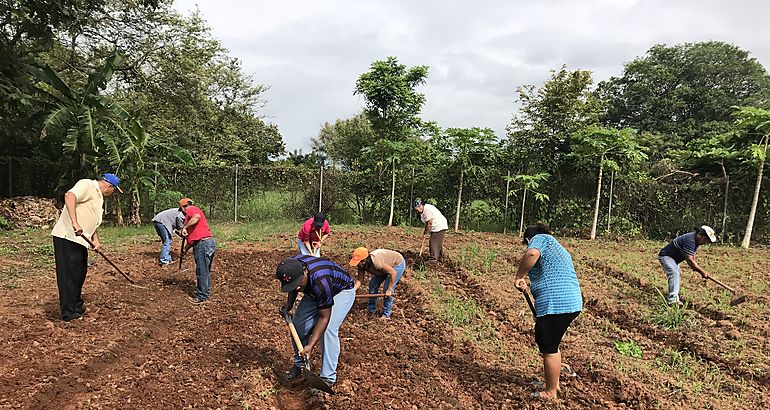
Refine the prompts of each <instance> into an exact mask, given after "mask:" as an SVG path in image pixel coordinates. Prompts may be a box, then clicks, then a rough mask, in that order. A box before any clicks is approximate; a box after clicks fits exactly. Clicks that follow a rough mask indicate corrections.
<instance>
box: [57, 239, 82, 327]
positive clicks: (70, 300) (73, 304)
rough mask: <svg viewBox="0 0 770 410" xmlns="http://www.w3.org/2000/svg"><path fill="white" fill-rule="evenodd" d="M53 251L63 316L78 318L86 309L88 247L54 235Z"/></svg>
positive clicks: (66, 318) (68, 318)
mask: <svg viewBox="0 0 770 410" xmlns="http://www.w3.org/2000/svg"><path fill="white" fill-rule="evenodd" d="M53 253H54V259H55V261H56V285H57V286H58V287H59V308H60V309H61V318H62V319H64V320H67V321H69V320H73V319H77V318H79V317H80V316H81V315H82V314H83V313H85V311H86V308H85V306H83V298H82V297H81V291H82V290H83V283H84V282H85V281H86V272H87V271H88V249H86V247H85V246H83V245H80V244H78V243H76V242H72V241H68V240H66V239H64V238H59V237H56V236H54V237H53Z"/></svg>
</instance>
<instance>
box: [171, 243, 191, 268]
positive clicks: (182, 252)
mask: <svg viewBox="0 0 770 410" xmlns="http://www.w3.org/2000/svg"><path fill="white" fill-rule="evenodd" d="M185 242H187V237H184V236H183V237H182V247H181V248H179V269H178V270H177V271H176V272H174V273H182V272H186V271H188V270H189V269H182V259H183V257H184V254H185V252H184V245H185Z"/></svg>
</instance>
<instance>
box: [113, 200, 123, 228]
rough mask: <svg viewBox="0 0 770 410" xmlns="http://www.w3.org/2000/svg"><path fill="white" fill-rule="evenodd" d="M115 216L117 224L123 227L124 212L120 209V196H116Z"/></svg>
mask: <svg viewBox="0 0 770 410" xmlns="http://www.w3.org/2000/svg"><path fill="white" fill-rule="evenodd" d="M115 215H116V218H117V220H116V221H115V222H117V223H118V226H123V210H122V209H121V207H120V196H119V195H116V196H115Z"/></svg>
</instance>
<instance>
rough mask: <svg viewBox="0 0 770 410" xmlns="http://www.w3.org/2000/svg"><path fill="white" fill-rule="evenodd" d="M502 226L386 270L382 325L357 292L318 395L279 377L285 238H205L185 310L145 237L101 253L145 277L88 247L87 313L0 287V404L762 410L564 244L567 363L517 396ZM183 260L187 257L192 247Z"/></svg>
mask: <svg viewBox="0 0 770 410" xmlns="http://www.w3.org/2000/svg"><path fill="white" fill-rule="evenodd" d="M508 240H509V238H508V237H504V236H502V235H486V234H479V235H450V236H449V237H448V243H447V246H448V255H449V258H448V260H447V261H445V262H444V263H438V264H429V265H428V266H427V268H426V270H425V271H421V270H420V271H418V272H415V271H412V270H408V271H407V274H406V275H405V277H404V279H402V281H401V282H399V284H398V286H397V298H396V300H395V306H394V314H393V319H392V320H390V321H384V320H380V319H378V318H376V317H372V316H371V315H369V314H368V313H367V312H366V308H365V302H364V301H363V300H359V301H357V302H356V304H355V306H354V307H353V309H352V310H351V313H350V314H349V315H348V317H347V318H346V320H345V322H344V323H343V325H342V328H341V329H340V339H341V344H342V354H341V356H340V365H339V367H338V383H337V384H336V385H335V390H336V391H337V394H336V395H334V396H328V395H324V396H321V397H312V396H310V395H309V393H308V392H307V390H306V388H305V387H304V385H303V383H302V382H301V381H300V382H294V383H282V382H280V381H279V378H278V374H279V373H281V372H282V371H284V370H285V369H286V368H287V367H288V366H290V365H291V346H290V343H289V338H290V336H289V332H288V329H287V326H286V325H285V323H284V322H283V321H282V319H281V318H280V317H279V315H278V306H280V304H281V303H283V302H284V300H285V294H283V293H281V292H279V290H278V283H277V281H276V280H275V279H274V276H273V273H274V269H275V266H276V264H277V263H278V261H279V260H280V259H282V258H284V257H286V256H290V255H291V254H292V252H291V250H290V248H289V247H288V246H285V243H284V242H285V241H284V238H279V237H276V238H273V240H266V241H265V242H260V243H257V244H237V245H236V244H233V245H229V246H226V247H225V249H223V250H218V251H217V253H216V255H215V260H214V269H213V272H212V283H213V296H212V300H211V302H209V303H207V304H204V305H200V306H194V305H191V304H189V303H188V302H187V300H186V299H187V295H188V294H190V293H191V292H192V291H193V289H194V286H195V275H194V271H193V270H187V271H186V272H181V273H176V270H177V266H176V264H172V265H170V266H169V267H167V268H159V267H157V265H156V264H155V258H156V257H157V255H156V252H157V247H156V246H155V245H149V244H147V245H137V246H134V247H132V248H131V249H130V251H129V252H128V253H125V254H124V255H122V256H117V255H116V257H115V260H114V261H115V262H116V263H117V264H118V265H119V266H121V267H125V268H126V269H127V270H128V271H130V272H132V274H135V275H137V276H139V277H140V278H141V284H142V285H143V286H146V289H140V288H136V287H132V286H128V285H127V283H126V282H125V280H124V279H123V278H122V277H121V276H119V275H116V274H115V273H114V272H112V271H111V269H110V267H109V266H108V265H107V264H106V263H105V262H103V261H100V260H96V259H94V258H96V257H97V256H95V255H91V258H92V260H93V261H94V262H95V263H94V264H93V266H92V267H91V268H90V269H89V276H88V278H87V280H86V285H85V287H84V299H85V301H86V306H87V308H88V312H87V314H86V315H85V316H84V318H83V320H78V321H74V322H70V323H65V322H62V321H61V320H59V314H58V298H57V295H56V284H55V275H54V272H53V267H51V268H50V269H49V272H48V274H46V275H42V276H37V277H32V278H30V279H27V280H24V281H22V282H21V284H20V286H19V287H18V288H16V289H3V291H2V294H0V318H2V319H0V326H1V327H0V329H2V333H0V345H2V350H1V351H0V407H3V408H110V409H112V408H259V409H262V408H277V409H306V408H308V409H316V408H319V409H320V408H353V409H358V408H360V409H372V408H389V409H391V408H397V409H401V408H404V409H442V408H444V409H454V408H468V409H475V408H506V409H507V408H510V409H514V408H659V407H666V408H688V407H689V408H706V407H711V408H751V407H754V408H769V407H770V399H769V398H768V397H770V396H769V395H768V391H767V388H768V386H767V385H768V383H767V379H766V378H763V372H762V370H763V369H761V368H757V367H755V366H751V365H750V363H747V362H745V361H740V360H737V361H736V360H733V359H723V358H722V357H721V355H720V351H719V344H720V343H722V336H713V335H711V333H709V332H701V333H699V332H698V331H697V330H690V331H687V332H676V331H669V330H662V329H659V328H657V327H654V326H652V325H650V324H649V323H647V322H645V321H643V320H642V319H641V318H640V317H638V315H637V303H638V302H636V301H635V300H634V299H633V298H634V295H635V294H636V293H634V292H636V291H635V290H634V289H635V288H634V287H632V286H631V285H630V284H629V283H627V282H630V281H629V280H626V281H624V280H623V278H622V277H621V278H619V279H618V276H619V275H618V274H612V270H611V269H609V270H608V269H605V267H604V266H599V265H597V263H598V262H591V263H587V262H586V261H582V260H580V258H577V257H576V262H577V263H578V270H579V271H580V280H581V284H582V286H583V293H584V297H585V302H586V307H585V309H584V312H583V314H581V316H580V317H579V318H578V319H577V320H576V321H575V322H574V323H573V325H572V327H571V328H570V330H569V331H568V333H567V335H566V336H565V339H564V341H563V343H562V351H563V356H564V361H565V362H567V363H569V364H570V366H571V367H572V369H573V370H574V371H575V372H576V374H577V376H576V377H571V376H569V375H564V377H563V379H562V386H561V393H560V397H559V399H557V400H555V401H552V402H548V403H545V402H541V401H538V400H536V399H531V398H530V393H531V392H532V391H533V388H531V387H530V386H529V384H530V382H531V381H533V380H542V367H541V362H540V358H539V356H538V355H537V350H536V347H535V344H534V338H533V331H532V326H533V320H532V317H531V314H530V312H529V310H528V308H527V306H526V304H525V303H524V300H523V298H522V296H521V295H520V294H519V293H518V292H517V291H516V290H515V289H514V288H513V287H512V280H511V275H512V273H513V272H514V269H515V262H516V258H517V257H518V251H519V250H520V249H518V248H516V249H515V252H512V251H511V247H510V244H509V243H507V242H506V241H508ZM358 241H359V239H358V236H357V234H356V233H353V232H342V233H336V235H335V238H334V242H332V244H331V245H330V246H329V247H328V249H327V251H326V253H325V255H324V256H325V257H328V258H330V259H332V260H334V261H336V262H337V263H339V264H340V265H342V266H346V263H345V262H346V260H347V257H348V252H349V251H350V249H347V248H350V247H351V245H353V244H355V245H356V246H357V245H358V243H357V242H358ZM470 241H476V242H481V243H483V244H485V247H486V248H488V249H500V254H499V256H497V257H496V259H497V262H498V263H497V264H495V265H494V267H492V269H488V270H485V271H484V273H481V271H471V270H469V269H467V268H466V267H464V266H462V264H461V263H459V262H458V261H459V260H460V255H459V253H460V251H459V250H460V249H461V248H462V247H463V246H464V244H465V243H469V242H470ZM362 242H365V243H366V244H367V245H368V246H370V247H372V248H373V247H376V246H378V245H379V246H382V247H385V246H387V247H391V248H396V249H399V250H401V251H403V253H404V254H405V255H406V256H407V264H408V266H409V265H411V264H412V261H413V258H414V256H415V254H414V253H413V250H412V249H411V248H413V247H414V243H418V244H419V242H418V240H416V239H415V238H414V237H413V235H409V234H404V233H402V232H401V231H397V230H395V229H392V230H388V229H382V230H378V231H377V232H374V233H371V234H369V235H368V236H367V237H366V238H365V240H362ZM418 246H419V245H418ZM351 249H352V248H351ZM506 249H507V250H506ZM185 262H186V267H187V268H189V267H192V264H193V263H192V260H189V261H185ZM348 268H349V267H348ZM350 272H351V273H353V272H352V269H350ZM608 281H609V282H612V283H613V284H614V285H615V286H614V287H613V288H612V289H613V290H612V291H607V284H606V282H608ZM643 285H644V284H642V292H644V290H643V288H644V286H643ZM437 286H439V287H440V291H439V290H437V289H438V288H436V287H437ZM437 292H440V295H443V296H441V297H447V295H451V296H452V297H458V298H461V299H462V300H470V301H473V302H474V303H475V304H476V305H477V306H479V308H480V309H481V312H480V313H479V317H483V318H484V321H485V322H484V323H486V324H487V327H488V328H489V329H491V330H490V332H491V333H484V332H476V333H474V331H470V332H469V331H468V329H465V328H462V327H458V326H453V325H452V324H451V323H449V321H447V320H446V318H445V317H444V316H442V315H441V306H440V305H439V299H440V297H438V296H436V295H437ZM695 314H698V315H700V313H697V312H696V313H695ZM706 314H708V312H706ZM741 330H745V329H744V328H742V329H741ZM720 334H721V333H720ZM619 338H628V339H633V340H635V341H636V342H637V343H639V344H640V345H641V346H642V347H643V348H644V350H645V352H655V351H662V350H663V349H672V350H675V351H686V352H688V353H690V354H692V356H693V357H694V358H695V360H697V361H699V363H700V364H699V365H698V366H706V367H707V368H708V369H712V367H711V365H713V369H714V370H713V371H714V372H717V373H718V374H717V375H718V376H719V377H720V378H719V380H720V382H719V383H721V384H719V386H718V387H717V388H718V389H719V392H721V394H716V395H715V394H713V393H712V392H711V390H706V391H705V392H704V390H700V391H699V390H697V389H692V390H691V389H689V387H687V388H682V387H681V384H679V383H677V382H678V380H677V379H678V378H679V376H678V375H677V374H676V373H675V372H674V371H673V370H672V371H666V370H664V369H661V368H660V366H657V362H656V361H655V359H651V358H645V359H640V360H637V361H633V360H632V359H630V358H627V357H621V356H619V354H618V352H617V351H616V350H615V347H614V345H613V342H614V341H615V340H618V339H619ZM316 356H317V354H316ZM315 361H316V362H318V357H316V358H315ZM316 364H317V363H316ZM317 367H318V366H316V367H315V368H317Z"/></svg>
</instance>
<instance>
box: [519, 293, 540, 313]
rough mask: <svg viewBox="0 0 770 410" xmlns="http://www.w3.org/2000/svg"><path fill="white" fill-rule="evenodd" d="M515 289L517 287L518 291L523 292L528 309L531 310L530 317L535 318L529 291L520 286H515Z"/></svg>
mask: <svg viewBox="0 0 770 410" xmlns="http://www.w3.org/2000/svg"><path fill="white" fill-rule="evenodd" d="M516 289H519V291H520V292H521V293H523V294H524V299H527V304H528V305H529V310H531V311H532V317H534V318H537V313H535V305H534V304H533V303H532V297H531V296H529V292H528V291H527V290H526V289H521V288H516Z"/></svg>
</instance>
